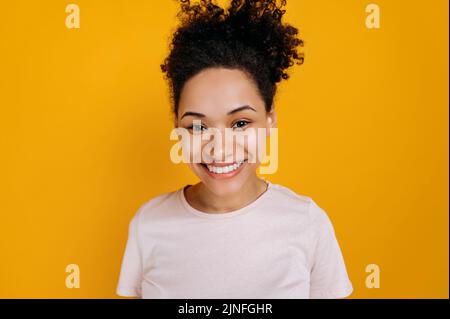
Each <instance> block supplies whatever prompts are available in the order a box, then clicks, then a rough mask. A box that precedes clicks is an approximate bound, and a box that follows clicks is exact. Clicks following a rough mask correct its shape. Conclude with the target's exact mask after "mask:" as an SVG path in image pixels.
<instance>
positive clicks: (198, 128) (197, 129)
mask: <svg viewBox="0 0 450 319" xmlns="http://www.w3.org/2000/svg"><path fill="white" fill-rule="evenodd" d="M206 129H207V128H206V127H205V126H204V125H199V124H196V125H191V126H189V127H188V130H192V131H194V132H202V131H204V130H206Z"/></svg>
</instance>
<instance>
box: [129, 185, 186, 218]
mask: <svg viewBox="0 0 450 319" xmlns="http://www.w3.org/2000/svg"><path fill="white" fill-rule="evenodd" d="M178 192H179V190H176V191H171V192H166V193H162V194H160V195H157V196H154V197H152V198H150V199H148V200H146V201H144V202H143V203H141V205H140V206H139V207H138V209H137V211H136V213H135V214H134V216H133V218H132V220H131V222H132V223H136V224H138V223H140V221H141V220H142V219H143V218H146V217H148V216H151V215H155V214H157V213H158V212H161V211H164V210H165V208H168V207H169V206H171V205H173V203H174V200H176V196H177V194H178Z"/></svg>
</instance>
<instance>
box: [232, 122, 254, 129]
mask: <svg viewBox="0 0 450 319" xmlns="http://www.w3.org/2000/svg"><path fill="white" fill-rule="evenodd" d="M249 123H250V122H248V121H244V120H240V121H237V122H236V123H235V124H234V125H233V128H242V127H244V126H246V125H247V124H249Z"/></svg>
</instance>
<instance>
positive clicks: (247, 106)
mask: <svg viewBox="0 0 450 319" xmlns="http://www.w3.org/2000/svg"><path fill="white" fill-rule="evenodd" d="M244 110H251V111H254V112H256V110H255V109H254V108H253V107H251V106H250V105H244V106H241V107H238V108H237V109H234V110H232V111H230V112H228V113H227V115H232V114H235V113H238V112H241V111H244ZM186 116H196V117H206V115H205V114H202V113H197V112H186V113H184V114H183V116H182V117H181V119H183V118H185V117H186Z"/></svg>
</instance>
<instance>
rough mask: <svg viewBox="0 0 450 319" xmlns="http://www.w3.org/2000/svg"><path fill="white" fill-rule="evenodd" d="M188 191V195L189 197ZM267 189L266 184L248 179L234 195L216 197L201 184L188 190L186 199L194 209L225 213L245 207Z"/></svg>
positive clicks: (255, 178)
mask: <svg viewBox="0 0 450 319" xmlns="http://www.w3.org/2000/svg"><path fill="white" fill-rule="evenodd" d="M189 189H191V190H190V192H191V193H190V195H191V196H189ZM266 189H267V184H266V182H264V181H263V180H262V179H260V178H259V177H257V176H256V175H255V176H254V178H250V179H249V180H248V181H247V182H246V183H245V184H244V185H243V186H242V188H241V189H240V190H239V192H237V193H235V194H229V195H227V196H218V195H216V194H214V193H212V192H211V191H210V190H209V189H208V188H207V187H206V186H205V185H204V184H203V183H202V182H200V183H198V184H196V185H194V186H192V187H190V188H188V190H187V191H186V193H187V194H186V195H187V197H188V196H189V197H190V199H191V200H190V202H192V204H193V205H192V206H194V207H195V208H197V209H199V210H202V211H208V212H211V213H226V212H230V211H234V210H238V209H240V208H242V207H245V206H247V205H248V204H250V203H251V202H253V201H255V200H256V199H257V198H258V197H259V196H261V195H262V194H263V193H264V192H265V191H266Z"/></svg>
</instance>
